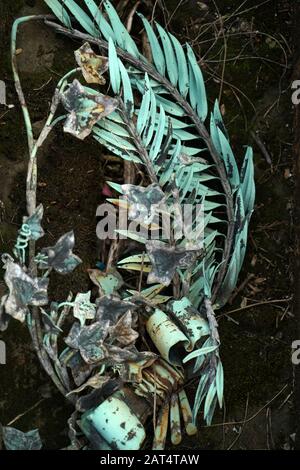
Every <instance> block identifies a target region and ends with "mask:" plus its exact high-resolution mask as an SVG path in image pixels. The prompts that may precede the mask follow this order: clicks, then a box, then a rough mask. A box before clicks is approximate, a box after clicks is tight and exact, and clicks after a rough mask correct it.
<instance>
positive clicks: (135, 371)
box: [118, 353, 157, 383]
mask: <svg viewBox="0 0 300 470" xmlns="http://www.w3.org/2000/svg"><path fill="white" fill-rule="evenodd" d="M156 359H157V356H156V355H154V354H152V353H149V357H144V358H143V359H139V360H137V361H134V362H131V361H128V362H125V363H123V364H122V365H121V366H120V367H118V373H119V375H120V377H121V378H122V380H123V381H124V382H131V383H134V382H137V383H141V382H142V379H143V375H142V374H143V369H146V368H147V367H149V366H151V365H152V364H153V363H154V361H155V360H156Z"/></svg>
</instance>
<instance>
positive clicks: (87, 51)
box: [74, 42, 108, 85]
mask: <svg viewBox="0 0 300 470" xmlns="http://www.w3.org/2000/svg"><path fill="white" fill-rule="evenodd" d="M74 54H75V59H76V62H77V64H78V65H79V67H80V68H81V71H82V75H83V76H84V79H85V81H86V82H87V83H99V84H100V85H105V83H106V81H105V78H103V76H102V75H103V73H104V72H106V70H107V69H108V58H107V57H102V56H100V55H97V54H95V52H94V51H93V49H92V48H91V46H90V45H89V43H88V42H85V43H84V44H83V45H82V46H81V47H80V48H79V49H77V51H75V53H74Z"/></svg>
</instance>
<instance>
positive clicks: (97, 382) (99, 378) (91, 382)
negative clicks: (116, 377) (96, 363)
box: [68, 373, 110, 395]
mask: <svg viewBox="0 0 300 470" xmlns="http://www.w3.org/2000/svg"><path fill="white" fill-rule="evenodd" d="M109 380H110V377H109V376H107V375H100V374H99V373H98V374H95V375H93V376H92V377H90V378H89V379H88V380H87V381H86V382H85V383H84V384H82V385H80V387H78V388H75V389H74V390H72V391H71V392H69V393H68V395H71V394H72V393H80V392H82V391H83V390H84V389H85V388H87V387H92V388H95V389H99V388H102V387H103V385H105V384H106V383H107V382H108V381H109Z"/></svg>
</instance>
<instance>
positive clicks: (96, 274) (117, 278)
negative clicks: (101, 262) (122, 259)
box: [88, 268, 124, 295]
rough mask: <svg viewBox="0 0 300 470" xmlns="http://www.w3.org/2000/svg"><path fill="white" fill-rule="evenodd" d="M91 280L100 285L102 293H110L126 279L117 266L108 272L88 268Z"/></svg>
mask: <svg viewBox="0 0 300 470" xmlns="http://www.w3.org/2000/svg"><path fill="white" fill-rule="evenodd" d="M88 273H89V276H90V279H91V281H92V282H93V283H94V284H95V285H96V286H97V287H99V291H100V295H110V294H113V293H114V292H116V291H117V290H118V289H120V287H122V285H123V283H124V281H123V278H122V276H121V274H119V273H118V271H117V270H116V269H115V268H111V269H109V270H108V271H107V272H105V271H100V269H88Z"/></svg>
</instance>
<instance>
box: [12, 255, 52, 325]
mask: <svg viewBox="0 0 300 470" xmlns="http://www.w3.org/2000/svg"><path fill="white" fill-rule="evenodd" d="M5 269H6V272H5V276H4V280H5V282H6V284H7V286H8V288H9V295H8V297H7V299H6V302H5V312H6V313H8V314H9V315H11V316H12V317H14V318H16V319H17V320H20V321H21V322H24V320H25V317H26V314H27V312H28V306H29V305H34V306H37V307H41V306H43V305H47V303H48V296H47V289H48V284H49V279H47V278H32V277H30V276H29V275H28V274H27V273H26V272H25V271H24V269H22V268H21V267H20V266H19V265H18V264H17V263H14V262H13V261H11V260H8V261H7V262H6V264H5Z"/></svg>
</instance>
